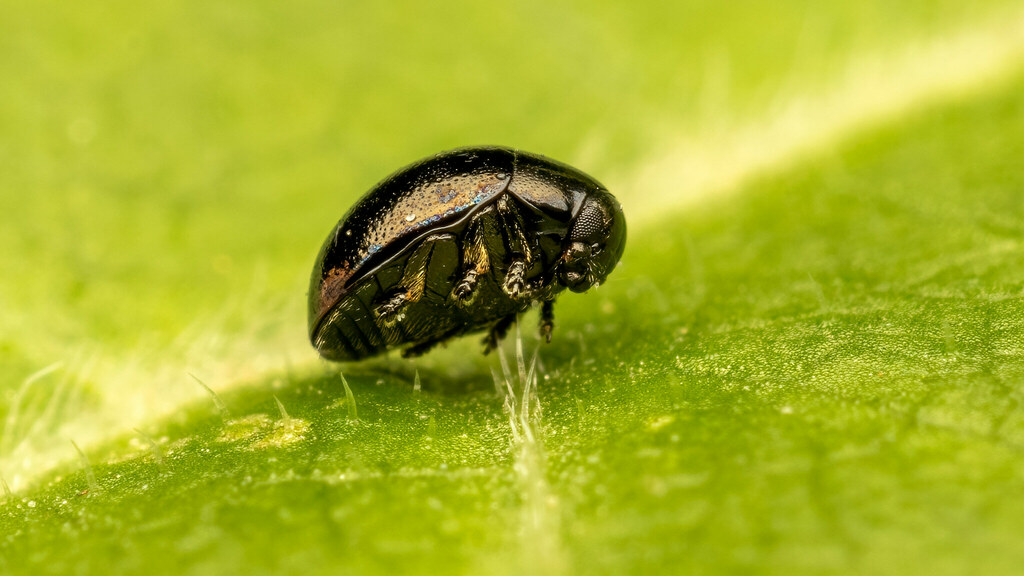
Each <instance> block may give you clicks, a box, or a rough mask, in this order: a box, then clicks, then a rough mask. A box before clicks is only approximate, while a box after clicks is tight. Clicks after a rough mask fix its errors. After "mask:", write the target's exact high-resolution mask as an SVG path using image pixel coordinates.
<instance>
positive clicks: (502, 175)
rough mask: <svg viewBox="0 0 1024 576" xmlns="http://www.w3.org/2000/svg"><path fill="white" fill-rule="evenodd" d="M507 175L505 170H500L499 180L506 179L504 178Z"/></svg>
mask: <svg viewBox="0 0 1024 576" xmlns="http://www.w3.org/2000/svg"><path fill="white" fill-rule="evenodd" d="M505 177H506V176H505V173H504V172H498V180H504V179H505Z"/></svg>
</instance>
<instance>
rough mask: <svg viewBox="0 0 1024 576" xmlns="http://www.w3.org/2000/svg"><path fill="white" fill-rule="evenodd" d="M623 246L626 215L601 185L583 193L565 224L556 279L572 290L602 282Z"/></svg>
mask: <svg viewBox="0 0 1024 576" xmlns="http://www.w3.org/2000/svg"><path fill="white" fill-rule="evenodd" d="M625 246H626V219H625V217H624V216H623V214H622V208H621V207H620V206H619V203H618V202H617V201H616V200H615V198H614V197H613V196H612V195H611V194H609V193H608V192H607V191H605V190H603V189H599V190H596V191H593V192H591V193H589V194H587V197H586V199H585V200H584V201H583V205H582V206H581V207H580V210H579V212H578V213H577V214H576V217H575V218H573V220H572V224H571V225H570V226H569V233H568V234H567V235H566V237H565V242H564V243H563V246H562V257H561V258H560V259H559V261H558V270H557V277H558V281H559V282H560V283H561V284H562V285H563V286H565V287H566V288H568V289H569V290H572V291H573V292H584V291H586V290H587V289H589V288H590V287H591V286H597V285H599V284H601V283H603V282H604V280H605V278H607V277H608V274H610V273H611V271H612V269H614V268H615V265H616V264H618V262H619V258H620V257H621V256H622V251H623V249H624V248H625Z"/></svg>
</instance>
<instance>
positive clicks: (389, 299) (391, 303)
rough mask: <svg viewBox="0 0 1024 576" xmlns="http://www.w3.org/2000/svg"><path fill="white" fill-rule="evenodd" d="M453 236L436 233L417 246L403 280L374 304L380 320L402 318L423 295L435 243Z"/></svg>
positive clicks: (406, 264)
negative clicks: (407, 309)
mask: <svg viewBox="0 0 1024 576" xmlns="http://www.w3.org/2000/svg"><path fill="white" fill-rule="evenodd" d="M452 238H453V236H452V235H451V234H435V235H433V236H430V237H428V238H427V239H426V240H424V241H423V242H422V243H420V245H419V246H417V247H416V249H415V250H414V251H413V253H412V255H411V256H409V259H408V260H407V261H406V263H405V271H404V272H403V273H402V280H401V282H399V283H398V286H396V287H395V288H392V289H391V290H389V291H388V292H387V293H386V294H385V295H384V297H383V298H382V299H381V300H380V301H378V302H377V304H375V305H374V307H373V313H374V315H375V316H376V317H377V319H378V320H379V321H381V322H383V323H385V324H392V323H394V322H397V321H398V320H401V319H402V317H403V316H404V314H405V309H406V308H407V307H408V306H409V305H410V304H413V303H414V302H418V301H419V299H420V298H422V297H423V291H424V289H425V288H426V285H427V265H428V264H429V263H430V257H431V254H432V253H433V251H434V245H435V244H436V243H437V242H441V241H450V240H452Z"/></svg>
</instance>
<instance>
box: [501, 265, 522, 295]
mask: <svg viewBox="0 0 1024 576" xmlns="http://www.w3.org/2000/svg"><path fill="white" fill-rule="evenodd" d="M501 289H502V290H504V291H505V294H508V295H509V296H511V297H512V298H513V299H518V298H519V297H520V296H521V295H523V293H524V292H525V289H526V262H525V261H523V260H520V259H516V260H513V261H512V264H511V265H509V267H508V274H506V275H505V283H504V284H502V286H501Z"/></svg>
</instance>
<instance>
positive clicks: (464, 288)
mask: <svg viewBox="0 0 1024 576" xmlns="http://www.w3.org/2000/svg"><path fill="white" fill-rule="evenodd" d="M477 277H479V274H477V271H476V269H475V268H471V269H469V270H467V271H466V275H465V276H464V277H463V278H462V281H461V282H459V283H458V284H457V285H456V286H455V289H454V290H452V298H454V299H455V301H456V302H458V303H459V304H462V305H463V306H465V305H467V304H469V303H470V302H471V301H472V300H473V293H474V291H475V290H476V281H477Z"/></svg>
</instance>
